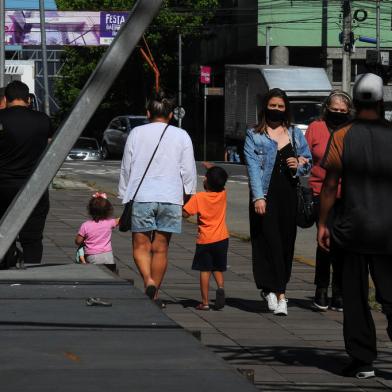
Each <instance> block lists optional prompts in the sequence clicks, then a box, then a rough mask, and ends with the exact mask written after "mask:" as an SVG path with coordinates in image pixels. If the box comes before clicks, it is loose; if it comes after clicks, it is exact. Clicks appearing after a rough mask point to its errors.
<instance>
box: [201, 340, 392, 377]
mask: <svg viewBox="0 0 392 392" xmlns="http://www.w3.org/2000/svg"><path fill="white" fill-rule="evenodd" d="M208 347H209V348H210V349H212V350H213V351H214V352H215V353H216V354H219V355H220V356H221V357H222V358H224V359H225V360H226V361H228V362H229V363H232V364H235V366H245V365H247V366H251V364H255V363H258V364H266V365H269V366H273V367H274V368H275V369H276V370H277V371H278V372H279V367H280V366H291V367H293V369H295V367H296V366H298V367H301V368H302V367H309V369H312V368H315V367H316V368H318V369H321V370H324V371H327V372H329V373H332V374H335V375H340V374H341V371H342V369H343V367H344V366H346V365H347V364H348V363H349V361H350V360H349V358H348V357H347V354H346V351H345V350H344V349H341V350H339V349H318V348H314V347H295V346H263V347H257V346H242V347H238V346H220V345H219V346H215V345H208ZM379 354H380V355H383V354H385V355H388V354H390V353H388V352H383V351H379ZM391 366H392V359H387V360H386V359H385V357H384V356H383V358H382V360H380V362H379V363H376V365H375V367H376V373H377V376H378V377H381V378H383V379H385V380H392V370H391V372H389V371H388V370H389V369H390V368H391ZM378 368H379V369H380V370H378ZM385 369H386V370H385ZM347 380H350V379H347Z"/></svg>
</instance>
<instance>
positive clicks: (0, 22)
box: [0, 0, 5, 87]
mask: <svg viewBox="0 0 392 392" xmlns="http://www.w3.org/2000/svg"><path fill="white" fill-rule="evenodd" d="M4 84H5V0H0V87H4Z"/></svg>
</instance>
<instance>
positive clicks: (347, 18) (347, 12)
mask: <svg viewBox="0 0 392 392" xmlns="http://www.w3.org/2000/svg"><path fill="white" fill-rule="evenodd" d="M342 7H343V18H344V19H343V47H342V51H343V54H342V57H343V58H342V90H343V91H345V92H346V93H348V94H350V93H351V24H352V19H351V4H350V0H343V4H342Z"/></svg>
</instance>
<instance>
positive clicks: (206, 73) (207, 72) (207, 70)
mask: <svg viewBox="0 0 392 392" xmlns="http://www.w3.org/2000/svg"><path fill="white" fill-rule="evenodd" d="M200 83H201V84H210V83H211V67H208V66H205V65H202V66H201V67H200Z"/></svg>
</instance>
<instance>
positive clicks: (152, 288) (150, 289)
mask: <svg viewBox="0 0 392 392" xmlns="http://www.w3.org/2000/svg"><path fill="white" fill-rule="evenodd" d="M156 293H157V288H156V286H154V285H153V284H152V285H150V286H147V287H146V295H147V297H148V298H150V299H154V297H155V294H156Z"/></svg>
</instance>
